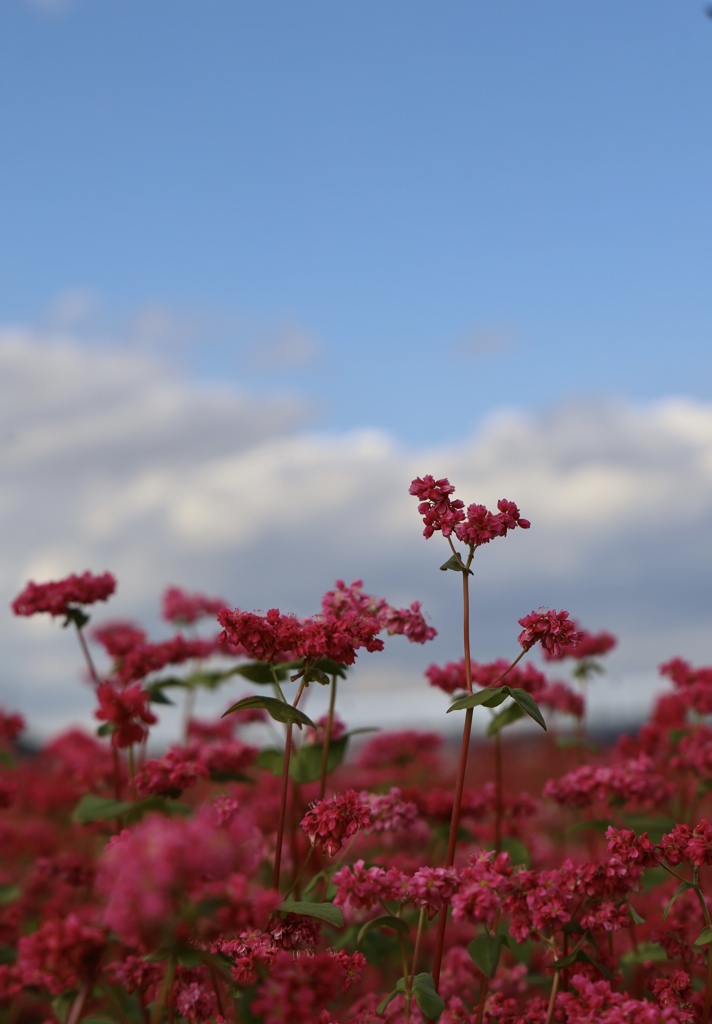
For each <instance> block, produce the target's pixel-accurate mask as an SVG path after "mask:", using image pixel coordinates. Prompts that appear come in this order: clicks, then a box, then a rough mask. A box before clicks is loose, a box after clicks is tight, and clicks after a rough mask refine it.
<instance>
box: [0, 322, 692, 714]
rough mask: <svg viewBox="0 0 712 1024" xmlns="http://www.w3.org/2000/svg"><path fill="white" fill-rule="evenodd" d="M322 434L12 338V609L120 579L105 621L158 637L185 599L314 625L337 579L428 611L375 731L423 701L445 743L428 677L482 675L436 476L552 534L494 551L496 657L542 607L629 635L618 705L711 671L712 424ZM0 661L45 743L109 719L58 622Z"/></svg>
mask: <svg viewBox="0 0 712 1024" xmlns="http://www.w3.org/2000/svg"><path fill="white" fill-rule="evenodd" d="M307 418H308V410H307V409H306V408H305V407H304V406H303V405H301V404H300V403H299V402H298V401H296V400H292V401H286V400H283V401H277V400H274V401H272V402H265V401H264V400H260V401H259V402H258V401H256V400H253V399H251V398H250V397H249V396H248V395H246V394H243V393H240V392H239V391H237V390H232V389H228V388H225V389H222V390H216V389H209V388H207V387H205V386H203V385H197V384H191V383H190V382H188V381H187V380H185V379H183V378H181V377H180V376H179V375H177V374H176V373H174V372H172V371H171V369H170V368H169V364H168V363H167V362H161V361H159V360H157V359H149V358H146V357H143V356H141V355H140V354H139V353H137V352H134V351H119V350H112V349H106V348H100V349H94V350H92V349H91V348H90V347H88V346H86V345H82V344H79V343H78V342H76V341H75V340H73V338H72V337H71V336H69V335H68V334H65V335H63V336H57V335H54V336H51V337H43V336H40V335H38V334H37V333H35V334H33V333H31V332H27V331H20V330H15V331H5V332H4V333H2V334H0V438H2V447H1V449H0V476H1V481H2V486H1V487H0V530H1V533H0V537H2V542H1V543H2V548H3V550H2V559H0V595H1V597H2V600H3V603H4V606H5V607H6V608H7V605H8V604H9V602H10V601H11V600H12V598H13V597H14V596H15V594H16V593H17V592H18V590H19V589H20V588H21V587H22V586H23V585H24V583H25V582H26V580H27V579H29V578H34V579H37V580H42V579H48V578H57V577H61V576H62V575H64V574H66V573H69V572H73V571H74V572H81V571H83V570H84V569H87V568H89V569H92V570H94V571H103V570H105V569H110V570H111V571H113V572H115V573H116V575H117V577H118V578H119V592H118V594H117V597H116V598H115V599H114V600H113V601H112V603H111V605H110V606H107V607H106V609H104V607H103V606H99V608H98V610H97V613H96V618H97V620H100V619H102V618H110V617H116V616H132V617H139V618H145V619H146V620H147V621H148V622H149V624H150V625H151V627H152V628H153V629H156V628H158V627H159V623H158V620H157V615H156V608H157V603H158V600H159V597H160V594H161V592H162V590H163V587H164V586H165V585H166V584H168V583H179V584H181V585H184V586H186V587H189V588H196V589H201V590H205V591H208V592H212V593H216V594H224V595H225V596H226V597H227V598H228V599H229V600H230V601H231V602H232V603H234V604H236V605H238V604H239V605H241V606H243V607H247V608H262V609H266V608H268V607H273V606H279V607H282V608H283V609H285V610H293V611H295V612H297V613H299V614H304V613H307V612H310V611H313V610H315V609H316V608H317V606H318V601H319V596H320V594H321V593H322V592H323V591H324V590H325V589H327V588H329V587H330V586H331V585H332V584H333V581H334V580H335V579H336V578H337V577H342V578H346V579H348V580H350V579H353V578H355V577H357V576H361V577H363V578H364V579H365V583H366V586H367V589H369V590H371V591H373V592H376V593H379V594H383V595H384V596H386V597H388V598H389V599H390V600H392V601H393V602H394V603H398V604H401V603H408V602H410V601H411V600H413V599H414V598H419V599H421V600H422V601H423V603H424V605H425V607H426V608H427V609H428V610H429V612H430V614H431V617H432V621H433V624H434V625H435V626H436V627H437V628H438V629H439V630H440V633H441V635H440V637H439V638H438V640H437V641H436V642H435V644H433V645H431V647H430V648H424V649H420V648H418V649H417V650H416V649H414V648H408V649H406V645H405V643H404V642H403V641H401V640H400V638H395V639H394V640H393V641H392V643H391V645H390V650H389V652H387V653H386V654H384V655H382V656H378V655H373V656H368V655H365V656H364V657H363V658H362V659H361V660H362V661H364V662H365V664H364V666H363V668H362V669H361V672H362V681H363V685H362V686H361V688H360V689H355V690H354V691H353V693H356V694H360V698H362V699H359V700H353V699H352V707H353V706H354V705H355V708H354V711H353V714H354V716H355V717H356V718H357V719H358V721H359V723H360V724H361V723H363V722H364V721H367V720H369V718H370V719H371V720H373V719H374V718H375V720H376V722H377V721H378V720H379V718H382V717H383V718H385V717H388V718H389V719H391V720H393V721H396V720H397V719H398V716H399V715H400V714H401V711H400V710H399V709H400V707H401V705H405V707H406V708H407V711H406V712H403V714H404V715H405V717H406V719H412V717H413V715H415V714H421V715H422V717H423V720H424V722H425V723H426V724H432V720H433V719H432V716H433V712H432V711H431V710H430V708H431V705H432V699H431V698H432V695H431V694H428V693H427V687H426V686H425V683H424V682H423V678H422V672H423V669H424V668H425V667H426V666H427V665H428V664H429V663H430V662H431V661H433V660H439V661H444V660H449V659H451V658H454V657H458V656H459V639H458V629H459V626H458V623H459V610H458V608H459V593H458V587H457V586H456V585H455V584H456V582H457V581H456V580H455V577H454V574H451V573H440V572H438V571H437V567H438V565H439V564H440V562H442V561H444V560H445V558H446V557H447V553H448V552H447V549H446V546H445V545H444V543H443V542H442V539H441V538H439V537H436V538H433V539H432V540H430V541H427V542H426V541H425V540H424V539H423V538H422V536H421V530H422V525H421V524H420V521H419V518H418V515H417V512H416V507H415V501H414V499H413V498H412V497H410V496H409V495H408V493H407V492H408V486H409V483H410V481H411V479H412V478H413V477H414V476H417V475H423V474H424V473H428V472H432V473H434V474H435V475H438V476H439V475H447V476H449V477H450V479H451V480H452V481H453V483H455V485H456V487H457V494H458V496H460V497H462V498H463V499H464V500H465V501H466V502H468V503H469V502H472V501H477V502H484V503H485V504H488V505H489V506H490V507H492V506H494V504H495V502H496V500H497V499H498V498H500V497H507V498H510V499H511V500H514V501H517V502H518V504H519V505H520V507H521V508H522V510H523V512H524V514H525V515H526V516H528V518H530V519H531V520H532V524H533V525H532V529H531V530H530V531H529V532H528V533H524V532H521V531H519V532H517V533H515V534H514V535H512V536H511V537H509V538H507V540H506V541H499V542H497V543H495V544H492V545H490V546H489V547H487V548H485V549H483V550H482V551H479V552H478V553H477V557H476V565H475V567H476V569H477V575H476V577H475V579H474V581H473V609H474V637H475V651H476V653H475V656H476V657H482V658H490V657H494V656H496V655H500V654H508V653H515V645H516V634H517V632H518V626H517V622H516V620H517V618H518V617H519V616H521V615H523V614H525V613H527V612H528V611H530V610H531V609H532V608H534V607H538V606H539V605H540V604H547V605H550V606H556V607H557V608H558V607H562V606H563V607H567V608H569V610H570V611H571V612H572V614H574V615H576V617H577V618H580V619H581V620H582V622H583V623H584V624H585V625H587V626H589V627H590V628H594V629H597V628H601V627H606V628H609V629H611V630H613V631H614V632H617V633H618V634H619V635H620V637H621V650H620V653H619V654H617V655H616V656H615V657H614V659H613V667H614V675H613V676H612V678H613V679H615V680H616V685H615V686H614V685H610V686H607V685H606V684H605V683H602V684H601V687H600V694H601V695H602V696H601V700H602V701H603V704H604V705H605V706H606V707H608V708H609V709H610V708H611V707H614V706H615V701H617V700H619V699H621V695H622V694H623V692H624V689H625V685H627V686H628V690H629V692H631V693H632V694H633V697H632V698H631V699H633V700H636V699H637V700H638V701H639V702H640V700H641V695H640V693H637V696H636V691H639V690H640V687H641V683H640V680H641V679H645V680H648V681H649V682H648V683H647V684H646V685H650V686H653V685H656V684H655V676H654V670H655V667H656V665H657V663H658V662H659V661H660V660H662V659H664V658H667V657H670V656H672V655H674V654H682V655H684V656H687V657H689V658H690V659H691V660H693V661H703V660H704V659H705V658H707V657H708V651H707V645H708V636H709V617H710V616H709V605H708V604H707V602H708V579H709V575H710V571H711V570H712V553H710V547H709V545H708V544H706V543H705V541H704V538H705V536H706V535H707V532H708V531H709V528H710V525H711V523H710V521H711V520H712V406H707V405H703V404H700V403H694V402H691V401H689V400H686V399H682V398H677V399H670V400H668V401H666V402H659V403H655V404H649V405H641V406H633V405H626V404H622V403H619V404H611V403H595V402H588V403H575V404H570V405H565V406H560V407H557V408H554V409H551V410H550V411H549V412H547V413H545V414H541V415H523V414H519V413H517V412H515V411H510V412H502V413H500V414H498V415H497V416H495V417H492V418H490V419H489V420H487V421H485V422H484V423H483V424H482V425H481V426H480V428H479V429H478V430H477V432H476V433H475V434H474V435H473V436H472V437H471V438H469V439H468V440H466V441H458V442H453V443H452V444H450V445H443V446H441V447H440V448H438V449H437V450H434V449H430V450H427V451H425V450H422V451H419V450H408V449H406V448H404V447H403V446H402V445H401V444H399V443H397V442H396V441H395V440H394V439H392V438H390V437H388V436H386V435H384V434H382V433H379V432H376V431H368V430H364V431H359V432H353V433H348V434H334V435H326V434H315V433H312V432H309V430H308V427H307ZM0 644H1V645H2V649H3V671H4V678H5V687H4V691H5V692H4V695H3V698H2V700H3V702H4V703H6V704H8V705H9V706H15V707H19V708H20V709H21V710H24V711H26V713H27V714H28V715H29V716H30V717H32V714H33V711H37V712H38V714H39V713H40V709H41V715H42V717H41V718H38V719H37V722H38V723H40V725H39V726H38V727H41V729H42V730H44V731H47V730H49V729H50V726H51V725H53V724H54V725H57V726H58V725H59V724H60V723H62V722H65V721H66V720H68V719H70V718H72V717H74V716H76V715H77V714H79V713H80V711H81V709H82V708H84V709H86V707H87V696H88V695H87V693H86V691H85V690H84V689H83V688H82V686H81V684H79V683H77V682H75V679H74V677H75V675H76V665H77V664H78V658H77V653H78V652H75V651H74V646H73V643H72V638H71V636H70V635H69V634H68V633H65V632H64V631H62V630H61V629H59V628H58V625H57V623H55V622H48V621H28V620H21V619H16V618H14V617H13V616H12V615H11V614H10V613H9V612H8V613H7V614H6V615H4V616H2V617H1V618H0ZM358 679H359V677H358V670H357V673H356V675H355V678H354V680H353V682H349V683H348V684H347V686H349V687H355V688H358V687H359V681H358ZM367 680H369V682H368V684H367V683H366V681H367ZM379 680H380V683H379ZM626 680H627V681H628V682H627V683H626ZM631 688H632V690H631ZM379 690H380V693H379ZM353 693H352V695H351V698H353ZM416 693H417V696H413V694H416ZM424 694H427V696H424ZM377 696H378V697H379V698H382V700H383V702H384V703H383V705H382V707H381V708H380V709H379V707H378V706H377V701H376V697H377ZM604 698H605V699H604ZM418 709H420V710H418ZM604 710H605V708H604ZM85 714H86V711H85Z"/></svg>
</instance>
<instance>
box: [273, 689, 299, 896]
mask: <svg viewBox="0 0 712 1024" xmlns="http://www.w3.org/2000/svg"><path fill="white" fill-rule="evenodd" d="M305 685H306V683H305V682H304V678H302V681H301V683H300V685H299V689H298V691H297V696H296V697H295V698H294V703H293V704H292V707H293V708H296V706H297V704H298V703H299V699H300V697H301V695H302V693H303V692H304V687H305ZM292 728H293V726H292V723H291V722H290V723H289V725H288V726H287V739H286V741H285V744H284V764H283V767H282V794H281V797H280V802H279V821H278V824H277V848H276V850H275V852H274V875H273V879H272V886H273V888H275V889H279V875H280V871H281V868H282V843H283V842H284V823H285V820H286V817H287V796H288V793H289V761H290V759H291V756H292Z"/></svg>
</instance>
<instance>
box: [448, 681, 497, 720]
mask: <svg viewBox="0 0 712 1024" xmlns="http://www.w3.org/2000/svg"><path fill="white" fill-rule="evenodd" d="M508 690H509V687H508V686H498V687H496V688H494V689H492V687H489V686H485V687H484V689H482V690H478V691H477V693H469V694H468V695H467V696H466V697H460V699H459V700H456V701H455V702H454V703H452V704H451V705H450V707H449V708H448V709H447V714H450V712H451V711H463V710H464V709H465V708H476V707H479V706H480V704H484V706H485V707H486V708H496V707H498V706H499V705H500V704H501V703H502V701H503V700H504V699H505V698H506V697H507V693H506V692H505V691H508Z"/></svg>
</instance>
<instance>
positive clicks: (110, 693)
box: [94, 682, 158, 747]
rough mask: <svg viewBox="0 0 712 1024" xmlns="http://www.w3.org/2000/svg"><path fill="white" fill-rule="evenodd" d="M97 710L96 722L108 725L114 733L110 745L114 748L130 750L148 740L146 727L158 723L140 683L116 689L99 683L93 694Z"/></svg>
mask: <svg viewBox="0 0 712 1024" xmlns="http://www.w3.org/2000/svg"><path fill="white" fill-rule="evenodd" d="M96 695H97V697H98V699H99V707H98V709H97V710H96V711H95V712H94V715H95V717H96V718H98V719H100V720H101V721H103V722H111V723H112V724H113V726H114V730H113V732H112V734H111V742H112V744H113V745H114V746H115V747H130V746H131V745H132V744H134V743H141V741H142V740H144V739H145V738H146V736H148V729H147V728H146V726H147V725H154V724H155V723H156V722H157V721H158V719H157V718H156V716H155V715H154V713H153V712H152V711H151V710H150V709H149V706H148V694H147V693H146V691H145V690H144V689H143V688H142V687H141V685H140V684H139V683H134V685H133V686H127V687H126V688H125V689H119V688H118V687H117V686H115V685H114V684H113V683H110V682H104V683H101V684H100V685H99V686H98V687H97V690H96Z"/></svg>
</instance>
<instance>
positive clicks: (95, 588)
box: [12, 572, 116, 616]
mask: <svg viewBox="0 0 712 1024" xmlns="http://www.w3.org/2000/svg"><path fill="white" fill-rule="evenodd" d="M115 590H116V580H115V579H114V577H113V576H112V575H111V573H110V572H105V573H102V575H101V576H93V575H92V574H91V573H90V572H85V573H82V575H81V576H76V575H72V576H67V577H66V578H65V579H63V580H57V581H56V582H50V583H34V582H32V581H30V582H29V583H28V584H27V586H26V587H25V589H24V590H23V591H22V593H21V594H18V596H17V597H16V598H15V600H14V601H13V602H12V610H13V611H14V613H15V615H36V614H37V613H38V612H49V614H50V615H54V616H57V615H67V614H68V613H69V611H70V609H71V608H72V607H73V606H74V605H78V604H79V605H86V604H94V602H95V601H106V600H107V598H109V597H111V595H112V594H113V593H114V591H115Z"/></svg>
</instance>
